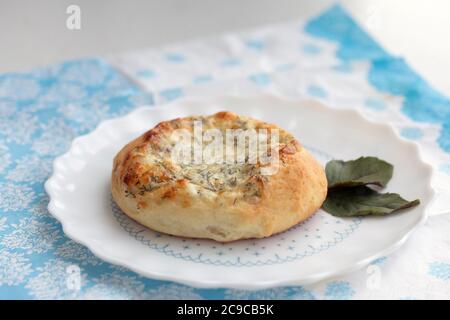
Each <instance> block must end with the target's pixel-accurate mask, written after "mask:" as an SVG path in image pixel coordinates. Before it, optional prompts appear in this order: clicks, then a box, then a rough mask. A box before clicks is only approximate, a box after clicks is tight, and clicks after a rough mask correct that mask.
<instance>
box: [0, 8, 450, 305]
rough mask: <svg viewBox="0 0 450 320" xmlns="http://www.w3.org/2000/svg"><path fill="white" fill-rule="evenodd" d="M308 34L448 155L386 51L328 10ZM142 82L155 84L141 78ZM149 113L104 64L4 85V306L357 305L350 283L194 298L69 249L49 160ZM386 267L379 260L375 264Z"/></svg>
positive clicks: (437, 266) (88, 62) (442, 113)
mask: <svg viewBox="0 0 450 320" xmlns="http://www.w3.org/2000/svg"><path fill="white" fill-rule="evenodd" d="M305 30H306V32H307V33H309V35H312V36H314V37H320V38H322V39H327V40H330V41H333V42H335V43H337V45H338V50H337V57H338V58H339V59H340V60H341V64H339V65H337V66H335V67H334V68H333V70H335V71H336V72H352V68H351V66H352V62H353V61H369V63H370V65H371V69H370V73H369V81H370V83H371V84H372V85H373V86H374V87H375V88H377V89H378V90H380V91H382V92H386V93H390V94H393V95H397V96H401V97H403V106H402V112H403V113H404V114H405V115H407V116H409V117H411V118H412V119H414V120H418V121H423V122H430V123H435V124H441V125H442V128H443V129H442V131H441V133H440V137H439V140H438V142H439V144H440V146H441V147H442V148H443V149H445V150H447V151H450V121H449V120H450V102H449V100H448V99H447V98H445V97H444V96H442V95H441V94H439V93H438V92H436V91H435V90H434V89H432V88H431V87H430V86H429V85H428V84H427V83H426V82H425V81H424V80H423V79H422V78H421V77H420V76H419V75H417V74H416V73H415V72H413V71H412V70H411V69H410V68H409V67H408V66H407V64H406V63H405V62H404V61H403V60H401V59H398V58H395V57H392V56H391V55H389V54H388V53H387V52H386V51H384V50H383V49H382V48H381V47H380V46H379V45H378V44H377V43H376V42H375V41H374V40H373V39H371V38H370V36H368V35H367V34H366V33H365V32H364V31H362V29H360V28H359V26H358V25H357V24H356V23H355V22H354V21H353V20H352V19H351V18H350V17H349V16H348V15H347V14H346V13H345V11H344V10H343V9H342V8H341V7H339V6H333V7H332V8H331V9H329V10H327V11H326V12H324V13H323V14H321V15H319V16H318V17H316V18H314V19H312V20H310V21H309V23H307V25H306V28H305ZM302 32H303V30H302ZM244 46H247V48H248V49H249V50H253V51H254V53H258V52H263V51H264V49H265V43H264V42H263V41H261V40H259V39H251V40H249V41H247V43H244ZM313 51H314V50H313ZM164 60H166V61H167V62H168V63H175V64H180V63H183V62H185V61H186V57H185V56H184V55H183V53H181V52H180V53H179V52H176V53H169V54H167V55H166V56H165V59H164ZM240 64H241V62H240V60H239V58H238V57H230V58H228V59H225V60H223V61H222V62H221V65H223V66H224V67H235V68H239V67H240ZM291 67H292V66H284V68H287V69H289V68H291ZM139 76H141V77H154V76H155V74H154V73H153V71H151V70H143V71H142V72H141V73H140V74H139ZM261 79H262V80H261ZM193 81H195V79H194V80H193ZM197 81H198V79H197ZM269 82H270V79H269V81H267V79H265V76H262V77H261V76H257V77H256V83H258V84H260V85H267V84H269ZM159 94H160V95H161V96H162V97H163V98H164V99H165V100H172V99H176V98H178V97H180V96H182V95H183V88H172V89H169V90H165V91H162V92H160V93H159ZM152 103H153V97H152V96H151V95H149V94H148V93H143V92H142V91H141V90H139V89H138V88H137V87H136V86H134V85H133V84H132V83H131V82H130V81H128V80H127V79H126V78H125V77H124V76H122V75H121V74H120V73H119V72H117V71H116V70H114V69H113V68H112V67H111V66H109V65H108V64H107V63H105V62H104V61H103V60H100V59H84V60H76V61H68V62H64V63H62V64H57V65H52V66H49V67H45V68H39V69H35V70H32V71H31V72H27V73H6V74H2V75H0V119H1V121H0V190H1V193H0V212H1V215H0V234H1V238H0V299H17V298H19V299H20V298H21V299H28V298H38V299H68V298H93V297H94V298H95V297H103V298H111V299H137V298H142V299H204V298H208V299H221V298H232V299H235V298H243V299H244V298H247V299H318V298H332V299H349V298H352V297H354V295H355V289H354V288H352V287H351V284H350V283H349V282H347V281H335V282H330V283H326V284H325V291H324V292H323V293H322V292H321V291H316V290H313V289H311V288H306V287H283V288H277V289H269V290H260V291H241V290H224V289H211V290H204V289H194V288H190V287H187V286H183V285H178V284H174V283H171V282H165V281H157V280H152V279H145V278H143V277H140V276H139V275H137V274H135V273H133V272H131V271H128V270H125V269H124V268H121V267H117V266H113V265H111V264H109V263H106V262H103V261H102V260H100V259H98V258H97V257H95V256H93V255H92V253H91V252H90V251H89V250H88V249H86V248H85V247H84V246H82V245H79V244H77V243H75V242H73V241H71V240H70V239H68V238H67V237H66V236H65V235H64V233H63V232H62V230H61V227H60V224H59V223H58V222H57V221H56V220H55V219H53V218H52V217H51V216H50V215H49V214H48V211H47V208H46V207H47V204H48V197H47V195H46V193H45V191H44V189H43V183H44V181H45V180H46V178H47V177H48V176H49V175H50V172H51V164H52V161H53V159H54V158H55V157H56V156H58V155H60V154H62V153H63V152H65V151H66V150H67V148H68V147H69V145H70V142H71V140H72V139H73V138H74V137H76V136H78V135H81V134H84V133H87V132H89V131H91V130H92V129H93V128H95V126H96V125H97V124H98V123H99V122H100V121H102V120H104V119H107V118H111V117H116V116H120V115H123V114H126V113H128V112H129V111H130V110H131V109H133V108H134V107H135V106H138V105H142V104H152ZM370 104H371V103H369V105H370ZM373 105H374V104H373V103H372V106H373ZM376 108H377V107H376ZM378 109H381V108H378ZM449 166H450V164H445V163H444V164H442V165H441V170H442V171H445V172H450V169H448V167H449ZM383 262H384V260H380V259H379V261H375V262H374V263H383ZM73 266H77V267H78V268H80V271H81V276H82V278H81V279H82V287H81V290H79V291H78V290H74V289H72V288H70V286H68V285H67V284H68V282H67V280H68V278H69V277H70V274H69V273H68V270H71V268H72V267H73ZM428 275H429V276H431V277H434V278H436V279H439V280H443V281H448V279H449V264H448V262H444V261H436V262H432V263H430V264H429V268H428Z"/></svg>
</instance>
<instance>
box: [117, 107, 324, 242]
mask: <svg viewBox="0 0 450 320" xmlns="http://www.w3.org/2000/svg"><path fill="white" fill-rule="evenodd" d="M195 123H197V124H200V125H201V126H202V130H203V132H207V131H208V130H210V129H214V130H212V131H211V130H210V131H209V132H214V133H215V134H219V136H220V133H222V134H223V136H224V137H227V138H225V139H223V141H220V140H219V142H218V144H216V147H217V146H219V148H218V149H215V150H216V151H217V150H218V152H217V153H218V154H219V155H220V152H219V151H220V150H222V151H223V150H225V151H223V156H224V157H225V156H229V153H230V152H231V151H234V152H235V154H237V153H238V152H237V151H236V150H238V149H239V146H241V147H242V146H244V147H245V148H246V149H248V150H247V151H246V152H245V161H243V162H242V161H240V162H239V161H237V156H234V158H233V160H234V161H220V160H219V161H217V159H218V157H216V158H215V161H216V162H212V161H210V160H211V158H209V163H205V158H206V157H203V158H201V157H200V159H202V160H203V161H200V162H199V161H196V162H195V161H193V159H194V160H198V157H197V158H196V155H195V154H194V153H195V152H194V151H193V152H190V151H189V153H185V156H186V155H189V156H191V158H190V160H189V161H184V160H186V159H184V160H183V161H184V162H183V161H180V160H179V159H178V158H176V157H174V156H173V154H174V150H175V149H176V148H177V147H180V145H181V146H183V145H184V146H186V145H187V144H186V141H184V142H182V141H181V139H182V138H183V135H181V134H179V133H180V132H182V133H185V134H191V133H192V134H194V139H193V140H190V141H194V140H195V139H196V138H195V134H197V132H195V130H196V129H195V125H194V124H195ZM229 129H241V130H246V131H245V132H252V133H254V132H255V131H256V132H260V131H261V132H263V133H264V132H265V133H266V135H265V136H264V135H263V137H264V138H265V142H266V147H268V150H271V151H269V152H266V153H265V154H266V157H265V158H264V159H266V160H267V159H268V158H269V156H270V157H272V156H276V155H278V162H276V161H272V162H270V163H269V162H267V161H262V160H261V159H262V158H261V159H260V158H258V159H256V160H255V159H254V156H255V153H253V154H252V155H251V156H250V152H249V150H250V147H251V146H254V145H255V144H254V143H252V142H251V141H250V138H247V139H245V138H244V140H242V141H244V142H243V144H240V142H239V143H238V142H237V141H238V139H234V138H233V139H228V136H227V134H228V132H230V130H229ZM175 133H177V134H175ZM241 133H242V132H241ZM274 133H277V134H278V139H276V136H275V135H274ZM184 138H186V136H184ZM210 138H211V135H210ZM205 140H206V139H205ZM210 140H211V139H210ZM211 141H212V140H211ZM230 141H232V143H233V147H231V148H229V149H228V146H227V145H226V144H227V143H228V142H230ZM242 141H241V142H242ZM258 141H259V140H258ZM181 142H182V143H181ZM253 142H254V140H253ZM195 143H197V144H196V145H197V146H200V147H202V148H203V149H200V150H206V146H207V143H206V142H205V141H201V142H198V141H194V143H193V145H195ZM216 143H217V141H216ZM261 145H264V144H261ZM190 147H192V146H190ZM234 147H236V149H235V148H234ZM260 149H261V148H260ZM260 149H258V152H260ZM180 150H181V151H182V149H179V150H178V153H179V154H182V152H181V151H180ZM186 150H187V149H186ZM186 150H185V151H186ZM230 150H231V151H230ZM210 154H213V153H210ZM256 155H257V157H258V156H259V155H260V153H257V154H256ZM215 156H217V154H216V155H215ZM213 158H214V157H213ZM273 158H276V157H273ZM177 159H178V160H177ZM230 159H232V158H230ZM241 160H242V157H241ZM250 160H253V161H250ZM111 182H112V183H111V189H112V195H113V197H114V200H115V201H116V203H117V204H118V205H119V207H120V208H121V209H122V211H123V212H124V213H125V214H127V215H128V216H129V217H131V218H132V219H134V220H136V221H137V222H139V223H141V224H143V225H144V226H147V227H149V228H151V229H153V230H156V231H159V232H163V233H167V234H171V235H175V236H183V237H191V238H207V239H214V240H216V241H220V242H228V241H234V240H238V239H248V238H263V237H268V236H270V235H273V234H275V233H279V232H282V231H284V230H286V229H288V228H290V227H292V226H294V225H295V224H297V223H299V222H301V221H303V220H305V219H307V218H308V217H310V216H311V215H312V214H313V213H314V212H315V211H316V210H317V209H318V208H319V207H320V206H321V205H322V202H323V201H324V200H325V197H326V193H327V180H326V176H325V172H324V170H323V168H322V166H321V165H320V164H319V163H318V162H317V161H316V160H315V159H314V158H313V156H312V155H311V154H310V153H309V152H308V151H307V150H306V149H305V148H304V147H303V146H301V145H300V143H299V142H298V141H297V140H296V139H295V138H294V137H293V136H292V135H291V134H289V133H288V132H286V131H285V130H283V129H281V128H279V127H278V126H276V125H271V124H267V123H265V122H262V121H259V120H255V119H252V118H249V117H244V116H239V115H237V114H235V113H232V112H219V113H216V114H214V115H211V116H198V117H186V118H178V119H174V120H171V121H164V122H161V123H159V124H158V125H157V126H155V127H154V128H153V129H151V130H149V131H147V132H146V133H144V134H143V135H141V136H140V137H138V138H137V139H135V140H133V141H131V142H130V143H128V144H127V145H126V146H125V147H124V148H123V149H122V150H121V151H120V152H119V153H118V154H117V155H116V157H115V158H114V164H113V171H112V179H111Z"/></svg>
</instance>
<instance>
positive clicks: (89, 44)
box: [0, 0, 450, 96]
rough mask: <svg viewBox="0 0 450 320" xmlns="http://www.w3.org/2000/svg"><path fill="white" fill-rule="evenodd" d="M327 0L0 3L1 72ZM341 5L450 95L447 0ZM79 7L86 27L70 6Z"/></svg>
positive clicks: (317, 6)
mask: <svg viewBox="0 0 450 320" xmlns="http://www.w3.org/2000/svg"><path fill="white" fill-rule="evenodd" d="M333 2H334V1H327V0H277V1H275V0H226V1H225V0H222V1H219V0H165V1H163V0H153V1H143V0H141V1H139V0H128V1H124V0H122V1H119V0H81V1H80V0H77V1H76V0H69V1H67V0H40V1H31V0H30V1H24V0H0V72H5V71H25V70H27V69H30V68H32V67H36V66H41V65H46V64H50V63H55V62H60V61H63V60H67V59H72V58H81V57H88V56H99V55H108V54H114V53H120V52H124V51H130V50H134V49H140V48H146V47H152V46H158V45H162V44H167V43H170V42H174V41H184V40H188V39H192V38H198V37H204V36H210V35H214V34H220V33H223V32H231V31H238V30H242V29H245V28H249V27H256V26H259V25H265V24H268V23H274V22H280V21H287V20H296V19H301V18H307V17H310V16H311V15H312V14H317V13H319V12H320V11H321V10H323V9H325V8H326V7H327V6H329V5H331V4H332V3H333ZM341 3H342V5H343V6H344V7H345V8H346V9H347V10H348V11H349V12H350V13H351V14H352V15H353V16H354V17H355V18H356V19H357V20H358V22H359V23H360V24H361V25H363V26H365V28H366V29H369V30H370V32H371V34H372V35H373V36H374V37H375V38H376V39H377V40H378V41H379V42H380V43H381V44H382V45H383V46H384V47H385V48H386V49H388V51H390V52H391V53H393V54H396V55H401V56H404V57H405V58H406V59H407V60H408V62H409V63H410V64H411V65H412V67H413V68H414V69H415V70H416V71H418V72H419V73H421V74H422V75H423V76H424V77H425V78H426V79H427V80H428V81H430V82H431V84H432V85H434V86H435V87H436V88H437V89H439V90H440V91H442V92H443V93H445V94H447V95H448V96H450V81H449V80H448V77H449V76H448V74H449V73H450V1H446V0H390V1H387V0H353V1H348V0H347V1H345V0H344V1H341ZM70 4H76V5H79V6H80V7H81V28H82V29H81V30H75V31H71V30H68V29H67V28H66V19H67V17H68V15H67V14H66V8H67V7H68V6H69V5H70Z"/></svg>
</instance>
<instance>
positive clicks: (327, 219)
mask: <svg viewBox="0 0 450 320" xmlns="http://www.w3.org/2000/svg"><path fill="white" fill-rule="evenodd" d="M220 110H229V111H234V112H238V113H240V114H244V115H249V116H252V117H255V118H257V119H261V120H264V121H268V122H272V123H275V124H278V125H280V126H282V127H284V128H286V129H288V130H289V131H290V132H292V133H293V134H294V135H295V136H296V137H297V138H298V139H299V141H300V142H301V143H302V144H303V145H305V146H306V147H307V148H309V149H310V150H311V151H312V153H313V154H314V155H315V156H316V157H317V158H318V159H319V160H320V161H321V162H322V163H323V164H325V163H326V162H327V161H328V160H330V159H331V158H336V159H353V158H356V157H359V156H363V155H365V156H369V155H370V156H377V157H380V158H382V159H385V160H387V161H389V162H390V163H392V164H394V166H395V169H394V176H393V178H392V180H391V182H390V183H389V186H388V188H387V191H393V192H398V193H400V194H401V195H402V196H403V197H404V198H406V199H409V200H412V199H416V198H419V199H420V200H421V205H419V206H417V207H415V208H413V209H409V210H407V211H404V212H400V213H398V214H394V215H391V216H388V217H383V218H363V219H360V218H353V219H343V218H335V217H333V216H331V215H329V214H327V213H325V212H323V211H322V210H319V211H318V212H317V213H316V214H315V215H314V216H313V217H312V218H310V219H309V220H307V221H305V222H303V223H301V224H300V225H297V226H295V227H293V228H292V229H290V230H288V231H286V232H284V233H282V234H278V235H275V236H273V237H270V238H267V239H261V240H245V241H238V242H232V243H229V244H220V243H217V242H214V241H209V240H192V239H184V238H179V237H173V236H169V235H164V234H160V233H158V232H154V231H152V230H149V229H147V228H145V227H143V226H141V225H139V224H137V223H136V222H134V221H132V220H130V219H129V218H128V217H127V216H125V215H124V214H123V213H122V212H121V211H120V209H118V207H116V206H115V204H114V202H113V201H112V199H111V194H110V191H109V190H110V172H111V166H112V159H113V157H114V155H115V154H116V153H117V152H118V151H119V150H120V149H121V147H122V146H123V145H125V144H126V143H127V142H128V141H130V140H131V139H133V138H135V137H137V136H138V135H140V134H141V133H143V132H144V131H146V130H148V129H149V128H151V127H153V126H154V125H156V124H157V123H158V122H160V121H163V120H168V119H172V118H176V117H181V116H188V115H193V114H194V115H199V114H212V113H214V112H216V111H220ZM431 174H432V171H431V167H430V166H428V165H427V164H425V163H424V162H423V161H422V160H421V158H420V155H419V151H418V148H417V146H416V145H415V144H413V143H410V142H407V141H406V140H403V139H402V138H400V137H399V136H398V135H397V134H396V133H395V132H394V130H393V129H391V127H389V126H388V125H383V124H375V123H372V122H370V121H368V120H366V119H364V118H363V117H362V116H361V115H360V114H359V113H358V112H356V111H352V110H336V109H332V108H329V107H326V106H324V105H322V104H319V103H317V102H312V101H294V100H285V99H282V98H278V97H275V96H258V97H253V98H239V97H225V98H217V99H215V100H196V101H194V100H179V101H176V102H174V103H172V104H168V105H164V106H161V107H142V108H139V109H136V110H135V111H133V112H132V113H130V114H128V115H127V116H125V117H122V118H118V119H114V120H109V121H105V122H103V123H101V124H100V126H99V127H98V128H97V129H96V130H94V131H93V132H91V133H90V134H88V135H85V136H82V137H79V138H77V139H75V140H74V141H73V144H72V147H71V148H70V150H69V151H68V152H67V153H66V154H64V155H63V156H61V157H59V158H58V159H56V160H55V162H54V172H53V175H52V176H51V178H50V179H49V180H48V181H47V182H46V185H45V188H46V190H47V193H48V194H49V196H50V199H51V201H50V203H49V211H50V212H51V213H52V214H53V215H54V216H55V217H56V218H57V219H58V220H59V221H60V222H61V223H62V225H63V228H64V231H65V233H66V234H67V235H68V236H69V237H70V238H72V239H73V240H75V241H77V242H80V243H82V244H84V245H86V246H87V247H88V248H89V249H90V250H91V251H92V252H93V253H94V254H96V255H97V256H99V257H100V258H102V259H104V260H106V261H108V262H111V263H114V264H118V265H122V266H124V267H127V268H129V269H131V270H133V271H135V272H137V273H139V274H142V275H144V276H147V277H151V278H155V279H164V280H172V281H177V282H180V283H184V284H187V285H191V286H195V287H226V288H241V289H261V288H267V287H274V286H281V285H296V284H306V283H311V282H315V281H318V280H322V279H324V278H327V277H331V276H337V275H341V274H343V273H347V272H350V271H352V270H354V269H356V268H359V267H362V266H364V265H366V264H368V263H370V262H371V261H373V260H374V259H376V258H378V257H381V256H382V255H386V254H388V253H390V252H391V251H393V250H394V249H396V248H398V247H399V246H400V245H401V244H402V243H404V241H405V240H406V239H407V237H408V236H409V235H410V233H411V231H412V230H413V229H414V228H415V227H417V226H418V225H419V224H420V223H421V222H423V221H424V220H425V217H426V213H425V208H426V207H427V205H428V204H429V203H430V201H431V199H432V196H433V190H432V189H431V188H430V179H431Z"/></svg>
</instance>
